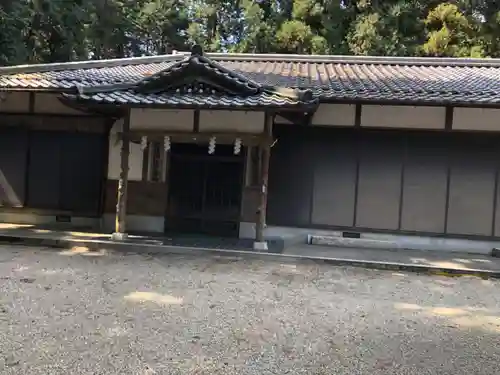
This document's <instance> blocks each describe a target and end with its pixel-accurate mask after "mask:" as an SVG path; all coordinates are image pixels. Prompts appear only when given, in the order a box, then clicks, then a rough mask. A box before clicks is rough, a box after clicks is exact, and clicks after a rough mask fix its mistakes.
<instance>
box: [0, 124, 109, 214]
mask: <svg viewBox="0 0 500 375" xmlns="http://www.w3.org/2000/svg"><path fill="white" fill-rule="evenodd" d="M23 119H24V118H23ZM28 120H29V119H28ZM28 120H26V119H24V120H23V121H24V123H23V124H21V126H2V127H0V206H1V207H4V208H24V209H38V210H47V211H51V210H52V211H61V212H68V213H73V214H79V215H88V216H96V215H99V214H100V212H101V208H102V207H101V201H102V199H101V198H102V191H103V186H104V181H105V171H106V165H107V142H108V138H107V132H106V129H105V126H104V122H103V121H101V123H100V124H99V125H100V128H99V131H96V130H97V129H96V128H95V129H94V131H85V129H79V130H80V131H79V132H76V131H74V130H73V131H71V130H72V128H71V124H72V120H71V118H68V119H67V120H66V124H67V128H66V130H64V131H63V130H60V129H57V130H56V129H54V130H51V129H50V128H51V126H50V124H46V126H36V125H37V123H38V122H40V119H39V118H38V119H37V120H36V123H33V124H31V125H32V126H30V122H29V121H28ZM49 120H50V118H49ZM59 122H61V121H60V119H59V121H55V122H54V123H55V124H58V123H59Z"/></svg>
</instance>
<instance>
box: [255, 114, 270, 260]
mask: <svg viewBox="0 0 500 375" xmlns="http://www.w3.org/2000/svg"><path fill="white" fill-rule="evenodd" d="M271 122H272V116H271V115H270V114H268V113H266V117H265V122H264V132H265V137H264V141H263V142H262V144H261V145H260V152H259V165H260V168H259V169H260V172H261V173H260V179H261V182H260V196H259V209H258V212H257V215H258V216H257V222H256V223H255V242H254V250H259V251H267V250H268V247H267V242H266V241H265V240H264V228H265V226H266V212H267V193H268V188H267V185H268V181H269V160H270V158H271V142H272V128H271V125H272V124H271Z"/></svg>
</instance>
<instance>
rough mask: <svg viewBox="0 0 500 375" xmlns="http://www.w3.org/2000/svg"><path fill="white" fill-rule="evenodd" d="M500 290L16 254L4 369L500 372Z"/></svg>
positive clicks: (4, 300) (104, 256)
mask: <svg viewBox="0 0 500 375" xmlns="http://www.w3.org/2000/svg"><path fill="white" fill-rule="evenodd" d="M80 250H81V249H80ZM81 251H83V250H81ZM499 288H500V282H499V281H491V280H481V279H477V278H465V277H462V278H446V277H437V276H432V277H431V276H423V275H416V274H406V273H393V272H389V271H373V270H363V269H359V268H340V267H333V266H328V265H317V264H314V263H301V264H293V263H283V264H280V263H277V262H263V261H255V260H252V261H250V260H241V259H237V258H234V259H230V258H217V257H211V258H208V257H207V258H194V257H181V256H154V257H151V256H143V255H134V254H118V253H114V254H112V253H105V252H103V253H85V252H83V253H79V250H78V249H75V251H73V252H58V251H55V250H44V249H36V248H27V247H6V246H4V247H0V356H1V357H0V374H16V375H24V374H26V375H35V374H43V375H48V374H65V375H66V374H71V375H80V374H106V375H108V374H120V375H121V374H134V375H135V374H137V375H153V374H197V375H201V374H210V375H219V374H245V375H246V374H259V375H267V374H308V375H325V374H328V375H334V374H349V375H351V374H353V375H354V374H370V375H379V374H384V375H386V374H397V375H413V374H419V375H425V374H440V375H443V374H453V375H460V374H468V375H472V374H481V375H488V374H499V373H500V293H499Z"/></svg>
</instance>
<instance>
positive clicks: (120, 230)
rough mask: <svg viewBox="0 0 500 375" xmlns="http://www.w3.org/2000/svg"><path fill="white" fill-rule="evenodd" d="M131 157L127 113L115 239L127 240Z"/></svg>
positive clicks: (124, 124) (124, 123)
mask: <svg viewBox="0 0 500 375" xmlns="http://www.w3.org/2000/svg"><path fill="white" fill-rule="evenodd" d="M129 155H130V113H127V116H126V117H125V119H124V121H123V127H122V145H121V150H120V179H119V180H118V196H117V199H116V219H115V232H114V233H113V239H115V240H124V239H126V238H127V231H126V218H127V187H128V170H129Z"/></svg>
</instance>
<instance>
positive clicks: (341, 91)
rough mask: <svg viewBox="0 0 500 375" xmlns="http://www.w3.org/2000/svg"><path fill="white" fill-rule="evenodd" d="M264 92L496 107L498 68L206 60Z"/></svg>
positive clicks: (350, 60) (57, 70)
mask: <svg viewBox="0 0 500 375" xmlns="http://www.w3.org/2000/svg"><path fill="white" fill-rule="evenodd" d="M184 56H185V54H180V55H178V56H176V55H173V56H172V55H169V56H164V57H161V56H155V57H149V58H135V59H124V60H115V61H110V60H108V61H104V62H98V61H92V62H82V63H67V64H50V65H40V66H38V67H37V66H26V67H11V68H0V89H2V88H3V89H13V88H15V89H30V90H31V89H62V90H67V89H70V88H72V87H74V86H75V85H77V84H80V85H84V86H98V85H103V84H116V83H135V82H137V81H139V80H141V79H143V78H144V77H147V76H150V75H154V74H156V73H158V72H160V71H162V70H164V69H166V68H168V67H169V66H171V65H172V64H175V63H176V62H178V61H179V60H181V59H182V58H183V57H184ZM206 56H208V57H210V58H211V59H213V60H214V61H215V62H217V63H218V64H220V65H222V66H223V67H225V68H227V69H229V70H233V71H235V72H237V73H240V74H242V75H243V76H245V77H247V78H248V79H250V80H252V81H255V82H257V83H259V84H261V85H267V86H282V87H290V88H301V89H311V90H312V91H313V93H314V95H315V96H317V97H320V98H321V99H322V100H329V99H332V100H366V101H394V102H409V103H417V102H418V103H433V102H439V103H443V104H457V103H464V104H478V105H484V104H494V105H496V104H498V103H500V96H499V95H500V94H499V93H500V61H499V60H495V59H482V60H473V59H425V58H419V59H416V58H383V57H338V56H336V57H332V56H297V55H290V56H287V55H279V56H276V55H244V54H241V55H231V54H207V55H206Z"/></svg>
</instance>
